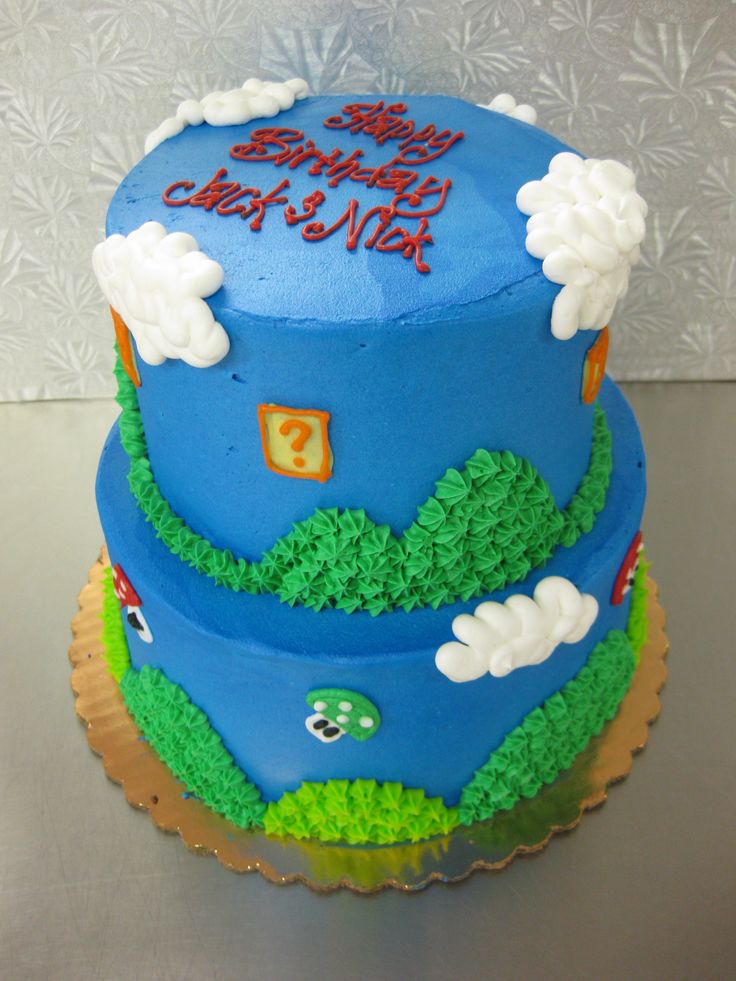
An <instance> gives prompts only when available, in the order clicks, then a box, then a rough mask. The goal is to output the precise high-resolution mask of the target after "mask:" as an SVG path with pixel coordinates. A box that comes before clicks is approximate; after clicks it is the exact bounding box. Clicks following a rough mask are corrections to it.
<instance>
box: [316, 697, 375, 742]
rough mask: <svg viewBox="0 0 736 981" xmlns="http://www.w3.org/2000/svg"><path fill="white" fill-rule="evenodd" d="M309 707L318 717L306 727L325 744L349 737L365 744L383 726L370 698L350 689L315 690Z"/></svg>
mask: <svg viewBox="0 0 736 981" xmlns="http://www.w3.org/2000/svg"><path fill="white" fill-rule="evenodd" d="M307 705H309V707H310V708H312V709H314V715H310V716H309V717H308V718H307V719H306V721H305V723H304V724H305V725H306V727H307V730H308V731H309V732H311V733H312V735H313V736H315V737H316V738H317V739H319V741H320V742H323V743H336V742H337V740H338V739H341V738H342V736H344V735H345V734H346V733H347V734H348V736H352V738H353V739H357V740H358V742H361V743H362V742H365V740H366V739H370V738H371V736H373V735H375V733H376V732H377V731H378V727H379V726H380V724H381V716H380V714H379V712H378V709H377V708H376V706H375V705H374V704H373V702H372V701H371V700H370V698H366V696H365V695H361V694H360V692H358V691H350V689H349V688H315V689H314V690H313V691H310V692H309V694H308V695H307Z"/></svg>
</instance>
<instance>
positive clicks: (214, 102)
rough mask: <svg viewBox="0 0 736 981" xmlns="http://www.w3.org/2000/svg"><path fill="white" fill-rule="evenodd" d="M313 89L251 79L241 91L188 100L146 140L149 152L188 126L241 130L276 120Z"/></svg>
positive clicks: (300, 84) (293, 83)
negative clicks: (240, 127)
mask: <svg viewBox="0 0 736 981" xmlns="http://www.w3.org/2000/svg"><path fill="white" fill-rule="evenodd" d="M308 91H309V87H308V85H307V83H306V82H305V81H304V79H303V78H292V79H289V81H288V82H262V81H261V80H260V78H249V79H248V81H247V82H244V83H243V87H242V88H240V89H230V90H229V91H228V92H211V93H210V94H209V95H206V96H205V97H204V98H203V99H202V100H201V101H197V99H185V101H184V102H181V103H180V104H179V107H178V109H177V110H176V113H175V115H173V116H171V117H170V118H169V119H165V120H164V121H163V122H162V123H161V125H160V126H158V127H157V128H156V129H155V130H154V131H153V132H152V133H149V134H148V136H147V137H146V142H145V152H146V153H150V152H151V150H153V149H154V147H157V146H158V145H159V143H163V142H164V140H169V139H171V137H172V136H177V135H178V134H179V133H181V131H182V130H183V129H186V127H187V126H199V125H201V124H202V123H209V125H210V126H237V125H239V124H240V123H248V122H250V121H251V119H266V118H269V117H271V116H276V115H277V114H278V113H280V112H282V111H283V110H284V109H291V107H292V106H293V105H294V102H295V101H296V100H297V99H303V98H304V97H305V96H306V95H307V93H308Z"/></svg>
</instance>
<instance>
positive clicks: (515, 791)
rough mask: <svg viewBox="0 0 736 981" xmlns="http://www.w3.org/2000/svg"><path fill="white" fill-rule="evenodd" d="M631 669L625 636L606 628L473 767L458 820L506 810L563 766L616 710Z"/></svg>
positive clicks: (472, 819) (477, 818)
mask: <svg viewBox="0 0 736 981" xmlns="http://www.w3.org/2000/svg"><path fill="white" fill-rule="evenodd" d="M634 667H635V664H634V652H633V651H632V649H631V644H630V642H629V638H628V637H627V635H626V634H625V633H624V632H623V631H622V630H611V631H609V633H608V634H607V635H606V637H605V638H604V640H602V641H601V642H600V643H599V644H597V645H596V646H595V648H594V649H593V651H592V653H591V655H590V657H589V658H588V660H587V662H586V664H585V665H584V667H582V668H581V669H580V671H579V673H578V674H577V675H576V676H575V677H574V678H573V679H572V680H571V681H569V682H568V683H567V684H566V685H565V687H564V688H562V689H561V690H560V691H558V692H555V694H554V695H551V696H550V697H549V698H548V699H547V701H546V702H544V704H543V705H541V706H540V707H539V708H537V709H534V710H533V711H532V712H530V713H529V715H527V716H526V718H525V719H524V721H523V722H522V723H521V725H519V726H517V727H516V729H513V730H512V731H511V732H510V733H509V734H508V736H506V738H505V739H504V741H503V742H502V743H501V745H500V746H499V747H498V749H496V750H494V751H493V753H491V755H490V757H489V759H488V762H487V763H485V764H484V765H483V766H482V767H481V768H480V769H479V770H477V771H476V773H475V776H474V777H473V779H472V780H471V781H470V783H469V784H467V785H466V786H465V788H464V789H463V792H462V794H461V796H460V805H459V817H460V823H461V824H473V823H474V822H475V821H484V820H487V819H488V818H490V817H492V816H493V815H494V814H495V813H496V812H497V811H506V810H508V809H509V808H511V807H513V806H514V804H516V802H517V801H519V800H521V799H522V798H529V797H534V796H535V795H536V794H537V793H538V792H539V790H540V789H541V788H542V787H543V786H544V785H545V784H548V783H552V781H553V780H554V779H555V778H556V777H557V775H558V774H559V773H561V772H562V771H563V770H567V769H568V767H570V766H571V765H572V763H573V760H574V759H575V757H576V756H577V755H578V753H580V752H582V750H584V749H585V747H586V746H587V745H588V743H589V742H590V740H591V739H592V738H593V736H597V735H599V733H600V732H601V730H602V729H603V726H604V725H605V724H606V722H608V721H609V720H610V719H612V718H613V716H614V715H615V714H616V710H617V709H618V706H619V704H620V703H621V699H622V698H623V697H624V695H625V694H626V691H627V689H628V687H629V683H630V682H631V676H632V674H633V673H634Z"/></svg>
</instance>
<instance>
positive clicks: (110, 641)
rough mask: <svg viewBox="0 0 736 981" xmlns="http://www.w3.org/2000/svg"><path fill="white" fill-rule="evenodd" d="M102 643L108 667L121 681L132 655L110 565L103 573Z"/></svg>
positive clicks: (116, 679) (116, 678)
mask: <svg viewBox="0 0 736 981" xmlns="http://www.w3.org/2000/svg"><path fill="white" fill-rule="evenodd" d="M102 643H103V645H104V648H105V651H104V654H103V657H104V659H105V663H106V664H107V669H108V671H109V672H110V674H111V675H112V676H113V678H114V679H115V681H120V679H121V678H122V677H123V675H124V674H125V672H126V671H127V670H128V668H129V667H130V655H129V654H128V644H127V642H126V640H125V631H124V630H123V622H122V620H121V618H120V604H119V603H118V600H117V597H116V596H115V586H114V585H113V581H112V568H111V567H110V566H109V565H108V566H106V567H105V570H104V572H103V573H102Z"/></svg>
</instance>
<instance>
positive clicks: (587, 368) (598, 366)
mask: <svg viewBox="0 0 736 981" xmlns="http://www.w3.org/2000/svg"><path fill="white" fill-rule="evenodd" d="M608 341H609V335H608V327H607V326H606V327H604V328H603V329H602V330H601V332H600V333H599V335H598V337H596V339H595V341H594V342H593V343H592V344H591V345H590V347H589V348H588V350H587V351H586V352H585V360H584V361H583V382H582V385H581V387H580V397H581V399H582V400H583V402H584V403H585V405H590V403H591V402H595V400H596V397H597V396H598V392H599V391H600V388H601V385H602V384H603V378H604V376H605V374H606V360H607V358H608Z"/></svg>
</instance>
